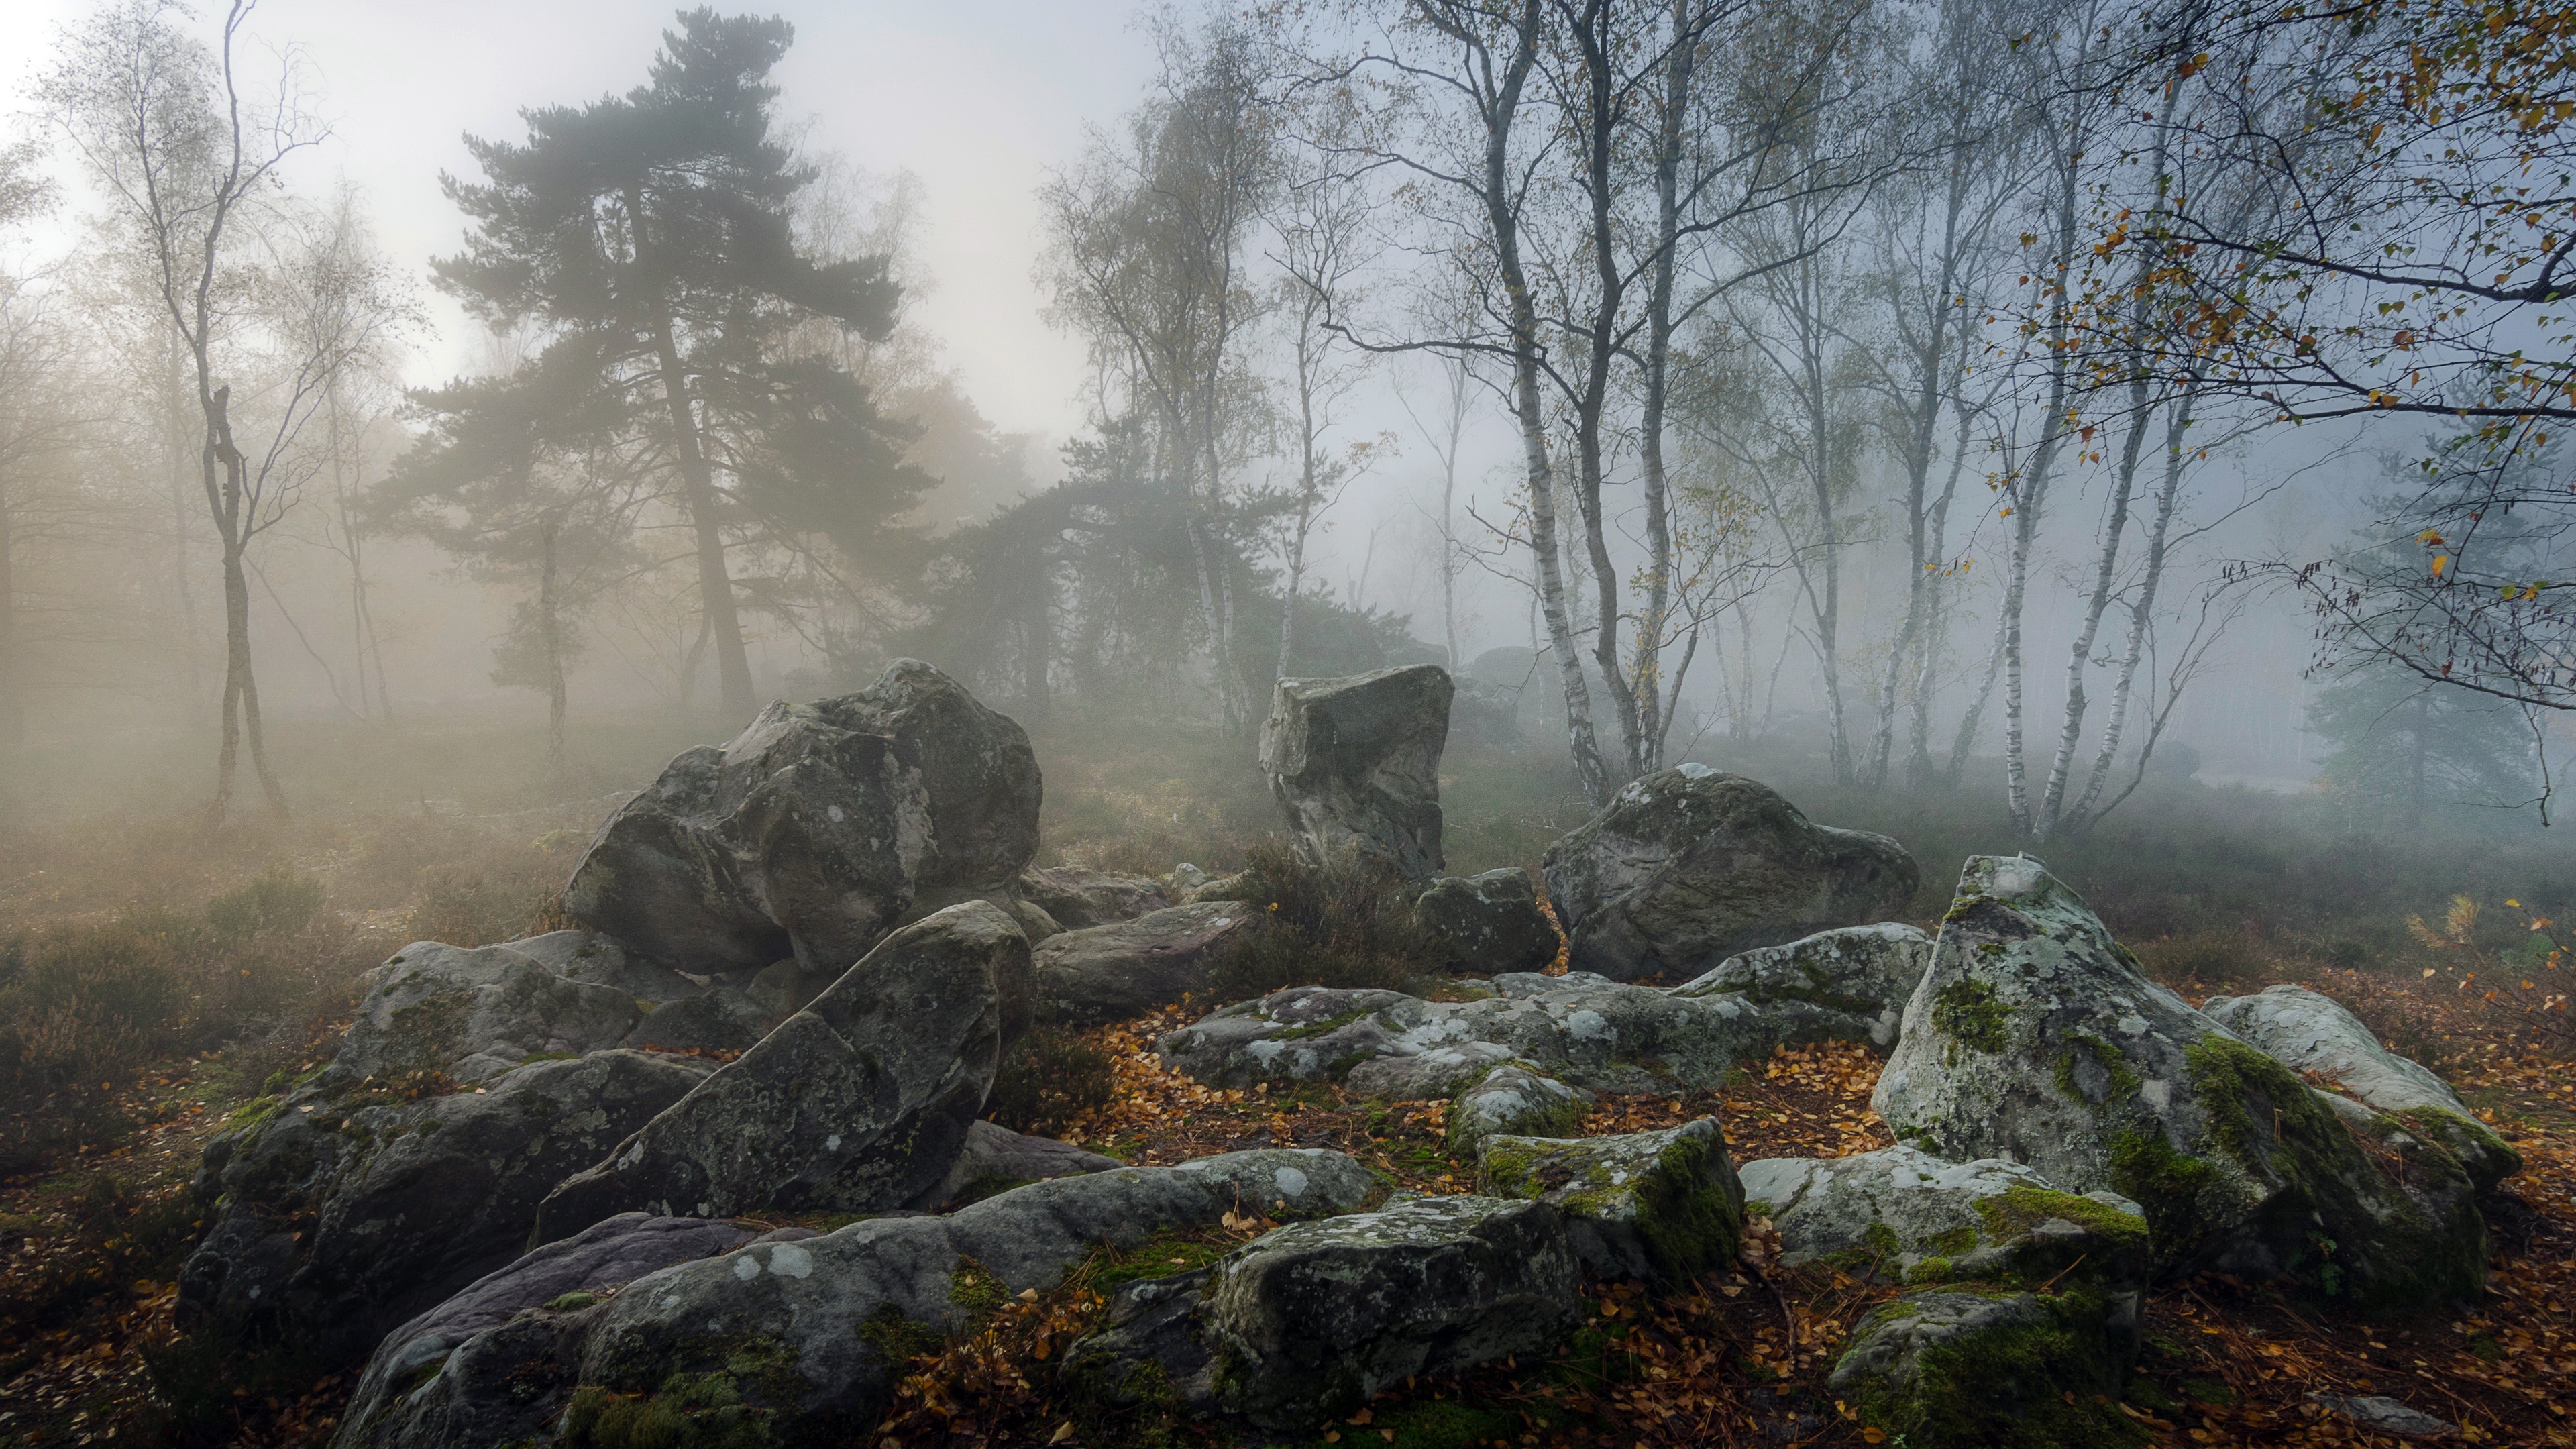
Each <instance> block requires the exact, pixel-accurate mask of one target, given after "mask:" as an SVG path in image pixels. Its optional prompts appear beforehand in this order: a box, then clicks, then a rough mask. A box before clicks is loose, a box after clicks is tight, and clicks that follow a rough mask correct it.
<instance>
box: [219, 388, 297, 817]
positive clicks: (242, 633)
mask: <svg viewBox="0 0 2576 1449" xmlns="http://www.w3.org/2000/svg"><path fill="white" fill-rule="evenodd" d="M231 394H232V390H231V389H230V388H216V389H214V390H213V391H212V392H210V393H207V394H206V395H205V412H206V446H205V453H204V459H205V464H204V470H205V485H206V500H207V503H208V504H209V505H210V507H211V509H212V512H213V514H214V522H215V532H216V534H217V536H218V537H219V539H220V540H221V542H222V545H223V579H224V695H223V738H222V740H221V742H220V744H219V745H218V747H217V751H216V760H215V798H214V800H213V802H212V803H211V804H210V805H209V806H208V807H207V817H208V823H209V824H210V825H220V824H222V823H223V820H224V816H225V814H226V813H227V812H228V811H229V810H230V809H231V808H232V797H233V780H234V777H235V776H236V775H237V774H238V773H239V770H240V767H241V746H242V743H243V740H244V737H245V736H247V737H248V741H249V744H250V762H251V769H252V772H253V773H254V774H256V775H257V776H258V777H259V784H260V789H261V791H262V792H263V793H264V794H266V796H267V797H268V808H269V810H270V812H271V813H272V814H274V815H275V816H276V817H277V818H278V819H280V820H284V819H286V818H287V810H286V792H285V791H284V790H282V789H280V788H279V787H278V783H277V776H276V775H275V774H274V773H272V772H271V771H270V769H269V767H268V743H267V739H266V737H265V735H264V733H263V731H262V729H261V721H260V715H259V683H258V681H257V680H256V679H255V678H254V677H253V675H252V673H251V660H250V579H249V576H248V574H247V572H246V571H245V570H244V568H243V566H242V557H243V555H244V554H245V553H247V552H248V551H249V548H250V535H251V529H252V525H253V523H254V520H253V519H251V518H249V517H248V516H246V513H245V510H244V506H243V505H244V501H245V499H246V498H247V497H248V494H249V491H250V484H249V478H248V476H247V470H248V467H249V461H248V460H247V459H245V458H244V457H243V456H242V454H241V450H240V449H239V448H237V447H235V446H233V425H232V417H231ZM218 469H220V470H221V473H222V481H221V482H220V483H218V482H217V481H216V475H217V471H218Z"/></svg>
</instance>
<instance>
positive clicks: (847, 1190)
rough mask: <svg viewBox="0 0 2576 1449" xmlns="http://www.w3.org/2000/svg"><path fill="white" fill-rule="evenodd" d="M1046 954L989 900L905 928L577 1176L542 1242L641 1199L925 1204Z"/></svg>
mask: <svg viewBox="0 0 2576 1449" xmlns="http://www.w3.org/2000/svg"><path fill="white" fill-rule="evenodd" d="M1028 963H1029V947H1028V941H1027V940H1026V938H1024V937H1023V936H1022V935H1021V934H1020V928H1019V927H1018V926H1017V925H1016V924H1014V923H1013V922H1012V920H1011V918H1010V917H1009V916H1007V915H1005V914H1003V912H1002V911H1001V910H999V909H998V908H996V907H994V906H992V905H991V904H989V903H987V902H984V901H968V902H966V903H964V904H962V905H955V906H951V907H949V908H948V909H946V910H944V911H941V912H939V913H938V914H936V915H934V916H931V917H930V918H929V919H927V920H923V921H918V922H915V923H914V924H912V925H910V926H906V927H904V928H903V929H902V930H900V931H897V932H896V933H895V934H894V935H892V936H890V937H888V938H887V939H886V941H885V942H884V944H882V945H880V946H878V947H877V948H876V949H875V950H873V951H871V952H869V953H868V954H867V956H866V957H865V958H864V959H863V960H861V961H860V962H859V963H858V964H857V965H856V966H853V967H851V968H850V969H849V971H848V973H847V974H845V975H844V976H842V977H841V979H840V980H839V981H836V982H834V983H833V984H832V986H831V988H830V989H829V990H826V991H825V992H824V993H823V994H822V995H820V996H818V997H816V998H814V1000H813V1002H812V1004H810V1005H808V1006H807V1007H806V1008H805V1009H804V1010H803V1011H800V1012H798V1013H796V1014H795V1015H794V1016H791V1017H789V1018H788V1019H787V1020H786V1021H784V1022H781V1023H780V1024H779V1025H778V1027H777V1029H776V1030H774V1031H772V1032H770V1034H769V1035H767V1036H765V1037H763V1038H761V1040H760V1043H759V1045H757V1046H755V1047H753V1048H752V1049H751V1050H749V1051H747V1052H745V1053H743V1054H742V1056H741V1057H739V1058H738V1059H736V1060H734V1061H732V1062H729V1063H727V1064H726V1065H725V1066H724V1067H723V1068H722V1069H720V1070H718V1071H717V1072H716V1073H715V1074H714V1075H712V1076H710V1077H708V1078H707V1079H706V1080H705V1081H704V1082H702V1083H700V1084H699V1085H698V1086H697V1088H696V1089H695V1090H693V1091H691V1092H690V1093H689V1094H688V1095H687V1096H685V1097H683V1098H681V1099H680V1100H679V1101H677V1102H675V1103H673V1104H672V1105H671V1106H670V1107H669V1109H667V1110H665V1111H664V1112H662V1113H661V1114H660V1115H659V1116H656V1117H655V1118H654V1119H653V1120H652V1121H650V1122H648V1123H646V1124H645V1125H644V1127H643V1128H642V1129H641V1130H640V1131H638V1132H636V1133H635V1135H634V1136H632V1137H630V1138H629V1139H627V1140H626V1141H625V1142H624V1143H622V1144H620V1145H619V1146H618V1147H617V1148H616V1150H615V1151H614V1152H612V1153H610V1154H608V1155H607V1157H606V1159H605V1160H603V1161H600V1162H599V1163H598V1164H597V1165H596V1166H593V1167H591V1168H589V1169H588V1170H586V1171H583V1172H581V1173H579V1174H577V1175H575V1176H572V1177H570V1178H567V1179H565V1180H564V1182H563V1183H562V1185H561V1186H559V1187H557V1188H556V1189H555V1191H554V1192H553V1193H552V1194H551V1195H549V1196H548V1197H547V1199H546V1201H545V1203H544V1205H543V1207H542V1208H540V1210H539V1213H538V1221H537V1230H536V1238H535V1241H537V1242H541V1243H542V1242H549V1241H552V1240H554V1239H556V1238H562V1237H568V1236H570V1235H571V1234H573V1233H576V1232H579V1231H580V1230H581V1229H583V1228H586V1227H588V1226H590V1225H591V1224H592V1223H595V1222H598V1221H599V1220H600V1219H602V1218H606V1217H609V1216H611V1215H613V1214H616V1213H621V1212H631V1211H649V1212H654V1213H660V1214H665V1215H671V1214H677V1215H681V1216H695V1217H726V1216H731V1215H733V1214H736V1213H745V1212H761V1211H766V1210H780V1211H811V1212H830V1211H837V1212H882V1211H885V1210H887V1209H889V1208H900V1207H907V1206H911V1205H913V1204H914V1203H916V1201H918V1200H920V1199H922V1198H924V1197H926V1196H927V1195H929V1194H930V1193H932V1192H933V1191H934V1190H935V1189H936V1188H937V1187H938V1186H939V1184H940V1183H941V1181H942V1180H944V1179H945V1178H946V1177H947V1175H948V1170H949V1167H950V1166H951V1165H952V1164H953V1163H954V1162H955V1161H956V1160H957V1155H958V1153H959V1152H960V1151H961V1150H962V1149H963V1147H964V1145H965V1141H966V1132H967V1127H968V1124H970V1123H972V1122H973V1121H974V1120H975V1118H976V1116H977V1115H978V1114H979V1113H981V1112H982V1111H983V1107H984V1096H985V1093H986V1092H988V1091H989V1090H990V1089H991V1087H992V1084H993V1071H994V1068H995V1066H996V1065H997V1064H998V1063H999V1061H1000V1059H1001V1054H1002V1049H1003V1047H1004V1046H1006V1045H1007V1044H1008V1040H1009V1038H1010V1037H1011V1036H1013V1035H1016V1033H1017V1030H1019V1029H1023V1028H1025V1025H1026V1021H1027V1016H1026V1002H1027V997H1028V988H1027V979H1028V970H1029V964H1028ZM1013 999H1016V1000H1017V1001H1018V1002H1019V1003H1020V1011H1019V1021H1018V1023H1017V1024H1016V1025H1014V1024H1012V1023H1010V1021H1009V1017H1010V1015H1011V1013H1010V1010H1009V1005H1008V1004H1009V1003H1010V1002H1011V1001H1012V1000H1013Z"/></svg>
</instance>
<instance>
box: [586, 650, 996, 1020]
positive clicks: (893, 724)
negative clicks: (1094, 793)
mask: <svg viewBox="0 0 2576 1449" xmlns="http://www.w3.org/2000/svg"><path fill="white" fill-rule="evenodd" d="M1040 793H1041V790H1040V784H1039V778H1038V766H1037V757H1036V755H1035V754H1033V753H1032V752H1031V751H1030V749H1029V740H1028V735H1027V733H1026V732H1025V731H1023V730H1022V729H1021V728H1020V727H1019V726H1018V725H1017V724H1014V723H1013V722H1011V721H1010V720H1009V719H1007V718H1005V717H1004V716H1002V715H999V714H996V713H994V712H993V711H992V710H989V709H987V708H985V707H984V706H983V705H982V704H981V703H979V702H977V700H976V699H975V697H974V696H973V695H972V694H969V693H968V692H967V691H966V689H965V688H964V686H962V685H960V684H958V683H957V682H956V681H955V680H953V679H950V678H948V677H947V676H946V675H944V674H941V673H940V672H939V671H938V670H936V669H933V668H931V667H930V666H929V665H927V664H924V663H921V662H920V661H919V660H914V659H899V660H896V661H895V662H894V663H893V664H892V665H890V666H888V667H887V669H886V671H885V673H884V674H882V675H880V676H879V677H878V678H877V681H876V682H875V683H874V684H872V685H870V686H868V688H866V689H864V690H862V691H860V692H859V693H857V694H852V695H845V696H842V697H841V698H838V699H827V700H822V701H819V702H817V703H814V704H809V705H800V704H787V703H784V702H781V703H776V704H772V705H770V706H769V707H768V708H767V709H764V710H762V711H761V712H760V715H759V717H758V718H756V719H754V720H753V721H752V722H751V724H750V725H749V726H748V727H747V728H745V729H744V730H743V732H742V733H741V734H739V735H736V736H735V737H734V738H733V740H732V741H730V742H729V743H727V744H725V745H724V746H722V747H717V746H713V745H701V746H699V747H697V748H695V749H691V750H686V751H683V752H682V753H681V754H679V755H678V756H676V757H675V758H673V760H672V761H671V763H670V764H669V765H668V766H667V767H666V768H665V769H664V770H663V772H662V774H661V777H660V778H658V779H656V780H655V781H654V782H653V784H652V786H651V787H650V788H648V789H646V790H645V791H643V792H642V793H640V794H638V795H637V796H636V797H635V798H634V799H633V800H631V801H629V802H628V803H627V804H626V805H625V806H624V807H623V808H621V809H620V810H619V811H618V812H617V813H616V814H614V815H612V816H610V817H609V819H608V821H607V823H606V824H604V825H602V826H601V827H600V830H599V833H598V835H596V836H595V837H593V839H592V840H591V843H590V846H589V848H588V849H587V850H586V851H585V852H584V853H583V855H582V858H581V860H580V862H579V863H578V864H577V865H576V866H575V867H574V868H573V874H572V880H571V882H570V884H568V885H567V886H566V887H565V888H564V909H565V910H566V911H567V912H569V913H570V914H571V915H572V916H573V917H574V918H575V919H577V920H579V921H581V922H583V923H584V924H586V925H589V926H592V927H594V928H595V929H597V930H600V931H603V932H606V933H607V934H609V935H611V936H615V937H617V938H618V939H620V940H625V941H641V942H650V943H651V946H652V949H653V951H654V952H655V954H656V955H657V956H659V957H660V958H661V959H663V960H664V961H666V962H667V963H668V964H670V965H673V966H677V967H679V968H680V969H682V970H686V971H695V972H700V973H707V972H743V973H748V972H754V971H758V970H760V969H761V968H763V967H766V966H768V965H769V964H770V963H771V962H773V961H776V960H778V959H779V958H780V957H782V956H785V955H788V954H790V952H793V954H794V955H795V957H796V959H797V960H798V962H799V963H801V964H802V965H803V966H804V967H805V969H807V970H808V971H813V972H818V973H822V974H824V975H827V976H837V975H838V974H839V973H840V972H841V971H843V970H845V969H847V968H848V966H849V965H850V963H851V962H853V961H856V960H857V959H858V958H859V957H860V956H862V955H864V954H865V953H866V952H867V951H868V950H869V948H871V947H873V946H874V945H875V944H876V943H877V942H878V941H879V940H881V939H882V938H883V937H884V936H885V934H886V933H887V932H888V931H891V930H892V929H894V928H895V927H896V926H897V925H899V924H901V923H902V922H904V921H907V920H912V919H916V918H918V917H920V916H922V915H926V914H928V913H929V912H931V911H933V910H937V909H939V908H941V907H944V906H948V905H951V904H954V903H956V902H958V901H960V900H964V899H967V898H969V897H982V896H996V897H1001V898H1008V896H1009V894H1010V889H1011V883H1012V881H1013V880H1014V878H1016V877H1017V876H1018V875H1019V873H1020V872H1021V871H1022V870H1024V869H1026V868H1027V867H1028V864H1029V861H1030V860H1031V858H1032V857H1034V856H1035V855H1036V854H1037V845H1038V805H1039V797H1040Z"/></svg>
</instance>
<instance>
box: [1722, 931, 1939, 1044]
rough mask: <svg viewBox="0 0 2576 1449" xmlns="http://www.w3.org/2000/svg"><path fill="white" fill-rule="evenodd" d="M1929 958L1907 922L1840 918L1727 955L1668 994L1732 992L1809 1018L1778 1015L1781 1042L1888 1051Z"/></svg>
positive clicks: (1764, 1007)
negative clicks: (1859, 922)
mask: <svg viewBox="0 0 2576 1449" xmlns="http://www.w3.org/2000/svg"><path fill="white" fill-rule="evenodd" d="M1931 960H1932V938H1931V937H1929V936H1926V935H1924V934H1923V933H1922V932H1921V931H1918V930H1916V929H1915V928H1913V927H1912V926H1908V925H1903V924H1899V923H1896V922H1887V923H1883V924H1880V925H1874V926H1844V927H1841V928H1839V929H1836V930H1831V931H1819V932H1817V933H1816V934H1814V935H1812V936H1801V937H1799V938H1798V939H1797V940H1795V941H1788V942H1784V943H1782V944H1780V945H1777V946H1761V947H1756V948H1755V949H1753V950H1750V951H1745V952H1741V953H1739V954H1737V955H1733V956H1729V957H1727V958H1726V959H1725V960H1724V961H1721V962H1719V963H1718V964H1717V965H1716V966H1715V967H1713V968H1711V969H1710V970H1708V971H1707V972H1705V973H1703V974H1701V975H1699V976H1696V977H1693V978H1692V979H1691V980H1689V981H1686V982H1684V983H1683V984H1681V985H1679V986H1676V987H1674V988H1673V995H1675V996H1680V997H1689V998H1702V997H1722V996H1723V997H1733V998H1735V999H1736V1000H1738V1001H1741V1002H1743V1003H1744V1004H1746V1005H1747V1006H1750V1007H1752V1008H1755V1009H1756V1010H1757V1011H1760V1012H1762V1013H1763V1014H1765V1015H1771V1016H1779V1017H1783V1018H1786V1017H1788V1016H1789V1014H1791V1013H1796V1014H1797V1015H1798V1016H1800V1017H1811V1018H1812V1019H1811V1020H1800V1021H1797V1022H1795V1024H1794V1025H1792V1024H1790V1023H1789V1022H1788V1021H1785V1020H1784V1022H1783V1025H1784V1028H1785V1030H1784V1033H1783V1035H1782V1036H1781V1039H1780V1043H1779V1044H1782V1045H1787V1044H1790V1043H1793V1042H1801V1041H1829V1040H1830V1041H1856V1042H1865V1043H1867V1044H1868V1045H1870V1046H1874V1047H1876V1048H1878V1049H1879V1050H1880V1051H1887V1050H1890V1049H1892V1048H1894V1047H1895V1045H1896V1037H1897V1033H1898V1031H1899V1030H1901V1029H1902V1027H1903V1024H1904V1021H1905V1003H1906V1002H1907V1001H1909V1000H1911V999H1912V998H1913V996H1914V988H1915V987H1916V986H1917V985H1918V984H1920V983H1921V982H1922V980H1923V968H1924V967H1925V966H1927V965H1929V964H1930V963H1931Z"/></svg>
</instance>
